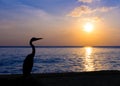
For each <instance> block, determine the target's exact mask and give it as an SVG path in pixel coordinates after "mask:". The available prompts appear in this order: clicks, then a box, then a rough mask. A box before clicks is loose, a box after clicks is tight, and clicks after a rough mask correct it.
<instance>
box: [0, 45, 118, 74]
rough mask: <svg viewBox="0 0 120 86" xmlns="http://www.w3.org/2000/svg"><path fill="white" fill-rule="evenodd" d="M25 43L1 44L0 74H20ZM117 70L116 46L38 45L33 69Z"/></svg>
mask: <svg viewBox="0 0 120 86" xmlns="http://www.w3.org/2000/svg"><path fill="white" fill-rule="evenodd" d="M31 52H32V49H31V47H27V46H19V47H18V46H13V47H11V46H10V47H9V46H5V47H4V46H2V47H0V74H22V65H23V61H24V59H25V58H26V56H27V55H28V54H30V53H31ZM101 70H120V47H119V46H94V47H83V46H37V47H36V53H35V57H34V64H33V68H32V71H31V72H32V73H62V72H86V71H101Z"/></svg>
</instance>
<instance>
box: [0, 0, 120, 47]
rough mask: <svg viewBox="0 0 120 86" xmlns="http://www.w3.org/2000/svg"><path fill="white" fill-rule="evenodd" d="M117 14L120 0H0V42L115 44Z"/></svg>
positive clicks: (119, 41)
mask: <svg viewBox="0 0 120 86" xmlns="http://www.w3.org/2000/svg"><path fill="white" fill-rule="evenodd" d="M119 18H120V0H0V46H24V45H28V41H29V40H30V38H31V37H42V38H44V39H43V40H40V41H38V42H36V45H41V46H43V45H44V46H107V45H108V46H118V45H120V19H119ZM87 22H89V23H92V25H93V26H94V28H93V31H92V32H90V33H87V32H85V31H84V30H83V29H84V27H83V26H84V25H85V23H87Z"/></svg>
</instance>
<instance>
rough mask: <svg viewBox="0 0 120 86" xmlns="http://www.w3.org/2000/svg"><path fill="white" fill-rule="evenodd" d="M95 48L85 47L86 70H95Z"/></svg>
mask: <svg viewBox="0 0 120 86" xmlns="http://www.w3.org/2000/svg"><path fill="white" fill-rule="evenodd" d="M92 52H93V48H92V47H85V71H94V70H95V68H94V67H95V65H94V58H93V57H92Z"/></svg>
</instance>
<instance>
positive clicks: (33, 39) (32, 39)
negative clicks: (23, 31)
mask: <svg viewBox="0 0 120 86" xmlns="http://www.w3.org/2000/svg"><path fill="white" fill-rule="evenodd" d="M40 39H43V38H35V37H32V38H31V40H30V41H31V42H33V41H37V40H40Z"/></svg>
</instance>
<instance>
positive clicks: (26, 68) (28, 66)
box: [23, 37, 43, 77]
mask: <svg viewBox="0 0 120 86" xmlns="http://www.w3.org/2000/svg"><path fill="white" fill-rule="evenodd" d="M40 39H43V38H35V37H33V38H31V40H30V41H29V43H30V46H31V47H32V53H31V54H29V55H28V56H27V57H26V58H25V60H24V62H23V76H24V77H27V76H30V75H31V71H32V67H33V60H34V56H35V46H34V45H33V44H32V43H33V42H34V41H37V40H40Z"/></svg>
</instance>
